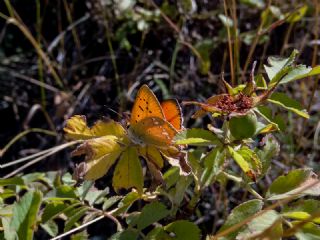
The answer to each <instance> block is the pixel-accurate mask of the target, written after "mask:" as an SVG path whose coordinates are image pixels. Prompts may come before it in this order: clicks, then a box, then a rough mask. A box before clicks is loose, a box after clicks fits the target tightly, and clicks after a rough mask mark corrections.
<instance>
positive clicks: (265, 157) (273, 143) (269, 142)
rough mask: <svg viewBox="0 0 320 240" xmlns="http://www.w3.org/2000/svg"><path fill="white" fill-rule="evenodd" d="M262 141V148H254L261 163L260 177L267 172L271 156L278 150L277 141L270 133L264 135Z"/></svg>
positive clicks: (275, 154) (276, 153) (277, 152)
mask: <svg viewBox="0 0 320 240" xmlns="http://www.w3.org/2000/svg"><path fill="white" fill-rule="evenodd" d="M263 141H264V142H265V144H264V146H263V147H262V149H256V150H255V151H256V153H257V155H258V156H259V158H260V160H261V164H262V169H261V176H260V177H262V176H264V175H265V174H266V173H267V172H268V170H269V168H270V165H271V160H272V158H274V157H276V156H277V155H278V154H279V152H280V146H279V143H278V142H277V140H276V139H275V138H274V137H273V136H272V135H266V136H265V137H264V139H263Z"/></svg>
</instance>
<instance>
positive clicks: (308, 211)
mask: <svg viewBox="0 0 320 240" xmlns="http://www.w3.org/2000/svg"><path fill="white" fill-rule="evenodd" d="M319 209H320V201H318V200H314V199H308V200H304V199H301V200H299V201H297V202H294V203H293V204H292V205H290V206H285V207H284V209H283V211H282V215H283V216H284V217H287V218H290V219H296V220H306V219H308V218H309V217H311V215H312V214H315V213H316V212H318V211H319ZM312 222H314V223H316V224H320V217H317V218H314V219H312Z"/></svg>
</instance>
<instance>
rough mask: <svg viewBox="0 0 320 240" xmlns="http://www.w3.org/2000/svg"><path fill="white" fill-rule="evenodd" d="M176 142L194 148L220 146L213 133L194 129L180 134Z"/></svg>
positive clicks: (175, 139)
mask: <svg viewBox="0 0 320 240" xmlns="http://www.w3.org/2000/svg"><path fill="white" fill-rule="evenodd" d="M174 141H175V143H176V144H181V145H184V144H189V145H194V146H208V145H217V144H220V140H219V139H218V137H217V136H216V135H215V134H214V133H213V132H211V131H208V130H204V129H198V128H192V129H187V130H184V131H182V132H179V133H178V134H177V135H176V136H175V138H174Z"/></svg>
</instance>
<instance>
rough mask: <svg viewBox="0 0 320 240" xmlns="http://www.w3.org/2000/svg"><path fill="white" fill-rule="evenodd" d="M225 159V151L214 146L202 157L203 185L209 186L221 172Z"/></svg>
mask: <svg viewBox="0 0 320 240" xmlns="http://www.w3.org/2000/svg"><path fill="white" fill-rule="evenodd" d="M225 160H226V152H225V150H224V149H221V148H218V147H217V148H214V149H213V150H211V151H210V152H209V153H208V154H207V156H205V158H204V159H203V162H204V170H203V173H202V176H201V183H202V185H203V186H209V185H210V184H212V182H213V181H214V180H215V178H216V176H218V174H219V173H220V172H221V170H222V167H223V164H224V162H225Z"/></svg>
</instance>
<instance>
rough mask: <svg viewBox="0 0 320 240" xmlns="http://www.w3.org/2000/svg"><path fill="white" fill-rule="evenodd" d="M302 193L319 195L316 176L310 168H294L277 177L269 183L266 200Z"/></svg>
mask: <svg viewBox="0 0 320 240" xmlns="http://www.w3.org/2000/svg"><path fill="white" fill-rule="evenodd" d="M304 195H312V196H318V195H320V183H319V180H318V177H317V175H316V174H315V173H313V172H312V170H311V169H296V170H292V171H291V172H289V173H288V174H287V175H285V176H280V177H278V178H277V179H276V180H274V181H273V183H272V184H271V185H270V187H269V190H268V192H267V195H266V196H267V198H268V200H279V199H284V198H288V197H294V198H297V197H301V196H304Z"/></svg>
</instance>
